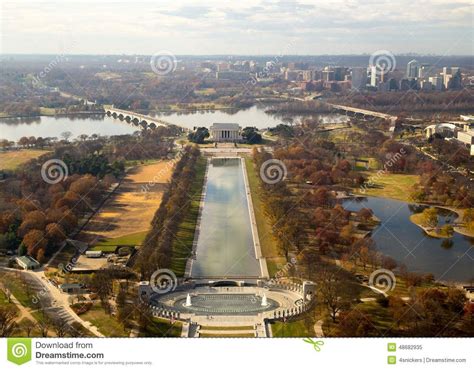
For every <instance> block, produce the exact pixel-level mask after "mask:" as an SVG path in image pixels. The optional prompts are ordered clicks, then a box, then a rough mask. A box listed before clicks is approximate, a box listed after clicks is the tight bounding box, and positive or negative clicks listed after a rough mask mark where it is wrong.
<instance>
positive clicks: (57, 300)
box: [25, 270, 104, 338]
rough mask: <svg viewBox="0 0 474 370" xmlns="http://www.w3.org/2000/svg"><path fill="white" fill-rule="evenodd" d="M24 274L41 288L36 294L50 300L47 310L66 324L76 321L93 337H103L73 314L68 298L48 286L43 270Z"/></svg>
mask: <svg viewBox="0 0 474 370" xmlns="http://www.w3.org/2000/svg"><path fill="white" fill-rule="evenodd" d="M25 273H26V274H27V275H28V276H30V277H32V278H33V279H35V281H36V282H37V283H38V284H40V286H41V287H42V289H40V293H38V294H42V295H45V296H46V295H47V296H49V297H50V298H51V307H49V308H48V310H56V311H58V313H57V315H58V316H59V317H61V318H62V319H63V320H65V321H66V322H68V323H72V322H74V321H76V322H78V323H79V324H81V325H82V326H84V327H85V328H86V329H87V330H89V331H90V332H91V333H92V334H94V335H95V336H97V337H101V338H103V337H104V335H103V334H102V333H101V332H100V331H99V330H98V329H97V328H96V327H95V326H93V325H92V324H91V323H90V322H89V321H85V320H83V319H82V318H81V317H80V316H79V315H77V314H76V313H75V312H74V310H73V309H72V308H71V307H70V305H69V298H70V296H69V295H68V294H66V293H62V292H61V291H60V290H59V289H58V288H56V287H55V286H53V285H52V284H50V283H49V282H48V280H47V278H46V276H45V275H44V271H43V270H39V271H35V272H32V271H28V272H25Z"/></svg>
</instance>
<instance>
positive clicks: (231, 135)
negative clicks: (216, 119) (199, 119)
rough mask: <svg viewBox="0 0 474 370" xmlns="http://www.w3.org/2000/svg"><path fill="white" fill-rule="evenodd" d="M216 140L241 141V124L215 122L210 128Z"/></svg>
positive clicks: (213, 138)
mask: <svg viewBox="0 0 474 370" xmlns="http://www.w3.org/2000/svg"><path fill="white" fill-rule="evenodd" d="M209 131H210V133H211V138H212V140H214V141H217V142H222V141H230V142H234V141H241V140H242V135H241V134H240V126H239V124H238V123H213V124H212V126H211V127H210V128H209Z"/></svg>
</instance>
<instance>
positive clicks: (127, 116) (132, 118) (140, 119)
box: [104, 106, 171, 129]
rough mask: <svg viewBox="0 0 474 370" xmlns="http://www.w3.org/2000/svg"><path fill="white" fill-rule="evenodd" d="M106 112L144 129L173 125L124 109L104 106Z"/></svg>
mask: <svg viewBox="0 0 474 370" xmlns="http://www.w3.org/2000/svg"><path fill="white" fill-rule="evenodd" d="M104 111H105V114H107V115H108V116H112V117H114V118H118V119H120V120H125V121H127V122H128V123H130V124H132V125H135V126H140V127H142V128H144V129H146V128H156V127H158V126H169V125H171V123H169V122H166V121H163V120H161V119H158V118H155V117H150V116H147V115H144V114H140V113H135V112H130V111H128V110H124V109H119V108H114V107H113V106H104Z"/></svg>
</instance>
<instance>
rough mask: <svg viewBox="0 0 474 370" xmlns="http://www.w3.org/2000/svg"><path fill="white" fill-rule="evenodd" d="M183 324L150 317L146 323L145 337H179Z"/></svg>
mask: <svg viewBox="0 0 474 370" xmlns="http://www.w3.org/2000/svg"><path fill="white" fill-rule="evenodd" d="M182 327H183V324H182V323H181V322H180V321H175V322H174V323H173V324H171V323H170V321H169V320H165V319H160V318H156V317H154V318H152V322H151V323H149V324H148V325H147V329H146V333H144V336H147V337H180V336H181V330H182Z"/></svg>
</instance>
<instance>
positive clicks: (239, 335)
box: [199, 333, 255, 338]
mask: <svg viewBox="0 0 474 370" xmlns="http://www.w3.org/2000/svg"><path fill="white" fill-rule="evenodd" d="M199 338H255V334H251V333H235V334H232V333H229V334H226V333H222V334H208V333H202V334H199Z"/></svg>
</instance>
